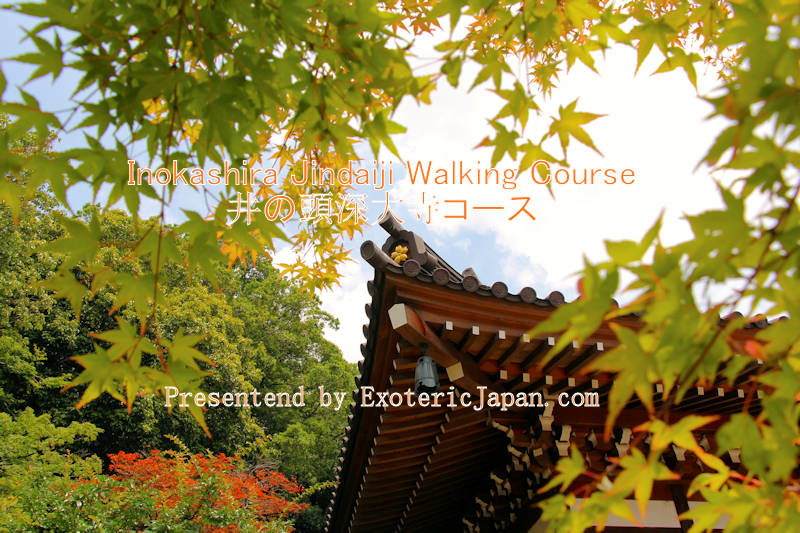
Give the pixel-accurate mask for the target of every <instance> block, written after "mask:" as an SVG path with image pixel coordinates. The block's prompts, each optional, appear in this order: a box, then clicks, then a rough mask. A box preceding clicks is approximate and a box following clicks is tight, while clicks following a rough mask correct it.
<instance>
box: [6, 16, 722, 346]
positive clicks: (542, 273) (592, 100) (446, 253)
mask: <svg viewBox="0 0 800 533" xmlns="http://www.w3.org/2000/svg"><path fill="white" fill-rule="evenodd" d="M30 20H31V19H27V18H26V17H21V16H19V15H15V14H9V13H8V12H4V16H3V17H2V18H0V30H2V31H0V49H2V50H3V53H2V55H3V56H4V57H11V56H15V55H17V54H19V53H22V52H24V51H26V50H28V49H29V45H27V44H25V43H23V44H20V40H21V39H22V38H23V36H24V33H23V31H22V30H21V29H20V28H19V27H20V26H21V25H22V26H25V25H29V24H30ZM425 46H426V43H425V41H424V39H423V40H420V43H419V44H418V45H417V46H416V48H415V50H416V53H417V54H418V61H419V62H420V64H424V63H427V62H429V59H430V57H429V56H430V53H429V52H428V51H426V48H425ZM597 59H598V66H597V68H598V70H599V71H600V72H601V73H602V75H597V74H594V73H592V72H590V71H589V70H588V69H585V68H581V67H576V68H574V69H573V70H572V71H571V72H570V73H568V74H563V75H562V76H561V81H560V86H559V88H558V89H556V90H555V91H554V92H553V94H552V97H551V98H550V99H548V100H547V101H546V102H545V107H544V112H545V114H546V115H553V114H555V113H556V109H557V107H558V106H559V105H566V104H569V103H570V102H572V101H573V100H575V99H576V98H577V99H579V103H578V108H579V109H580V110H585V111H591V112H595V113H601V114H604V115H605V116H604V117H603V118H600V119H598V120H596V121H595V122H593V123H592V124H590V125H589V126H588V127H587V130H588V131H589V133H590V134H591V135H592V137H593V138H594V139H595V142H596V144H597V146H598V148H599V150H600V151H601V152H602V153H603V155H602V156H601V155H598V154H596V153H595V152H593V151H591V150H590V149H588V148H585V147H582V146H572V145H571V146H570V168H572V169H576V170H577V171H579V172H581V171H582V169H584V168H589V169H591V168H603V169H605V168H615V169H618V172H619V171H621V169H624V168H630V169H633V170H634V172H635V175H636V181H635V183H634V184H632V185H620V184H615V185H611V186H606V185H594V186H581V185H563V186H559V185H556V186H554V191H555V196H556V197H555V199H552V198H551V197H550V195H549V193H547V192H546V190H545V188H544V187H542V186H540V185H536V184H534V183H532V182H531V181H530V180H523V181H521V182H520V183H519V185H518V187H517V188H516V189H515V190H513V191H506V190H503V189H502V188H501V187H498V186H496V185H489V186H486V185H481V186H427V187H422V186H420V185H419V184H416V185H411V184H410V182H409V181H408V180H407V179H406V178H405V176H404V173H403V172H402V168H403V165H402V162H401V161H398V160H397V158H396V157H395V156H392V155H391V154H389V153H388V152H386V151H384V152H382V153H381V154H380V156H381V159H383V160H386V161H388V160H392V161H395V163H396V166H395V169H396V170H397V172H395V178H396V183H395V185H394V187H392V189H391V192H390V196H391V199H392V204H393V209H395V210H396V212H397V214H398V215H399V217H400V218H402V219H403V220H404V225H405V226H406V228H407V229H410V230H413V231H415V232H417V233H418V234H420V235H421V236H422V237H423V238H424V239H425V241H426V242H428V244H429V245H431V246H432V247H434V248H435V249H436V250H437V252H438V253H439V254H440V255H441V256H442V257H444V258H445V259H446V260H447V261H448V262H450V264H452V265H453V266H454V267H455V268H457V269H459V270H461V269H464V268H466V267H472V268H474V269H475V271H476V272H477V274H478V276H479V278H480V279H481V281H482V282H484V283H487V284H491V283H493V282H494V281H497V280H503V281H505V282H506V283H507V284H508V285H509V288H510V290H512V291H518V290H519V289H521V288H522V287H523V286H526V285H529V286H532V287H533V288H534V289H536V291H537V293H539V294H540V295H546V294H548V293H549V292H550V291H552V290H561V291H562V292H564V293H565V295H566V296H567V299H571V298H574V296H575V294H576V291H575V278H574V277H571V276H570V274H572V273H573V272H575V271H576V270H578V269H579V268H581V265H582V262H583V256H584V255H586V256H588V257H589V258H590V259H591V260H593V261H600V260H603V259H604V258H605V249H604V245H603V241H604V239H609V238H611V239H623V238H626V239H637V238H639V237H641V235H642V234H643V233H644V232H645V231H646V229H647V228H648V227H649V226H650V225H651V224H652V223H653V221H654V220H655V219H656V217H657V216H658V214H659V213H660V212H661V210H662V209H663V210H665V212H666V216H665V225H664V232H663V236H664V238H665V240H666V241H667V242H678V241H679V240H683V239H686V238H688V237H689V236H690V234H689V232H688V224H686V222H685V221H684V220H683V216H684V214H686V213H696V212H699V211H701V210H704V209H707V208H710V207H715V206H718V205H720V202H719V199H718V195H717V193H716V190H715V186H714V182H713V179H712V176H711V175H710V173H709V170H708V169H706V168H702V167H701V168H700V169H699V170H695V167H696V165H697V162H698V161H699V160H700V159H701V157H702V156H703V154H704V153H705V151H706V150H707V149H708V146H710V143H711V141H712V140H713V139H714V138H715V136H716V135H717V134H718V133H719V131H721V129H722V128H723V126H724V124H723V123H721V122H720V121H710V122H709V121H705V120H704V118H705V116H706V115H707V114H708V113H709V112H710V109H711V108H710V106H708V105H707V104H705V103H704V102H703V101H702V100H700V99H699V98H698V97H697V91H695V89H694V87H692V86H691V85H690V84H689V82H688V81H686V79H685V76H684V75H683V74H680V73H666V74H658V75H650V73H651V72H653V71H654V70H655V69H656V68H657V67H658V65H659V63H660V58H658V57H656V54H653V55H652V56H651V58H650V59H649V60H648V61H646V62H645V64H644V65H643V67H642V68H641V69H640V71H639V74H638V75H635V74H634V71H635V52H634V51H633V50H630V49H626V48H618V49H612V50H610V51H609V52H608V53H607V54H606V56H605V58H601V57H599V56H598V58H597ZM520 67H522V65H520ZM3 71H4V73H5V75H6V77H7V79H8V82H9V88H8V89H7V90H6V94H5V95H4V97H5V98H6V99H15V96H14V89H13V86H15V85H21V84H22V83H23V82H24V81H25V79H27V76H28V75H29V73H30V71H31V69H29V68H27V67H25V66H24V65H19V64H16V63H14V62H9V61H4V62H3ZM474 75H475V72H474V71H470V70H469V69H468V68H465V72H464V73H462V84H463V85H467V86H468V85H470V84H471V77H472V76H474ZM76 79H77V78H76V77H75V76H74V74H70V73H65V74H63V75H62V77H61V78H59V79H58V80H57V82H56V84H55V85H54V84H53V83H51V79H50V77H46V78H41V79H39V80H36V81H34V82H32V83H30V84H28V85H27V86H26V87H25V90H27V91H29V92H31V93H33V94H34V95H36V96H37V97H38V98H39V99H40V101H41V102H42V105H43V107H44V108H46V109H48V110H61V109H65V108H67V107H68V106H69V101H68V97H69V94H70V92H71V91H70V89H69V88H70V87H72V86H74V84H75V81H76ZM715 85H716V81H715V77H714V74H713V72H709V71H703V70H702V67H701V69H700V72H699V87H700V89H699V90H700V92H701V93H706V92H708V91H710V90H712V88H713V87H714V86H715ZM497 109H498V107H497V99H496V98H495V97H494V95H492V94H491V93H490V92H488V91H487V90H485V89H483V88H477V89H475V90H473V91H472V92H468V91H467V90H466V89H453V88H451V87H450V86H449V85H445V84H443V85H442V86H441V87H440V89H438V90H437V91H435V92H434V93H433V95H432V105H431V106H420V105H418V104H417V103H415V102H413V101H404V102H403V103H402V104H401V105H400V107H399V109H398V111H397V113H396V115H395V117H394V120H395V121H397V122H400V123H401V124H404V125H405V126H407V128H408V131H407V132H406V133H405V134H402V135H398V136H396V137H395V138H394V140H395V143H396V145H397V147H398V149H399V151H400V154H401V156H402V157H403V161H410V162H412V164H413V163H414V162H416V161H424V162H427V161H429V160H430V161H432V162H433V165H434V166H449V165H450V162H451V161H453V160H456V161H463V162H464V163H465V164H468V165H472V166H476V165H478V162H480V166H481V167H486V166H488V162H489V160H490V157H491V153H490V151H488V150H485V149H481V150H474V149H473V147H474V146H475V145H476V144H478V143H479V142H480V140H481V139H482V138H483V137H484V136H486V135H487V134H488V133H489V132H490V128H489V126H488V124H487V120H486V119H487V118H489V117H490V116H491V115H492V114H494V113H495V112H496V111H497ZM544 125H545V121H544V118H538V119H532V121H531V123H530V124H529V125H528V127H527V129H526V132H525V133H526V134H527V135H530V136H531V138H534V139H538V137H539V136H541V134H542V133H543V131H542V129H541V128H542V127H543V126H544ZM59 142H60V144H61V146H62V147H71V146H79V145H82V143H83V139H82V136H78V135H75V134H69V133H67V134H64V135H62V136H61V137H60V141H59ZM550 148H551V151H553V152H555V153H558V152H559V148H558V145H557V144H556V143H555V142H554V143H553V144H552V145H551V146H550ZM369 159H370V160H371V159H372V158H371V157H370V158H369ZM142 163H144V162H142ZM497 167H498V168H508V167H514V161H511V160H510V159H508V158H506V159H504V160H503V161H501V162H500V163H499V164H498V165H497ZM120 172H127V169H120ZM358 192H359V193H362V192H366V193H368V198H367V206H368V210H367V218H368V220H369V221H370V222H373V221H374V220H375V219H377V217H378V216H379V215H380V213H381V212H382V211H383V205H382V203H381V202H382V201H383V200H384V193H383V191H381V192H374V191H369V190H359V191H358ZM423 192H424V193H425V195H426V199H427V201H428V203H430V202H431V201H432V199H433V197H434V196H435V197H436V199H437V200H438V201H439V202H440V203H439V206H440V207H441V208H442V211H440V212H439V213H438V214H437V213H434V218H433V219H432V220H431V223H430V224H425V223H424V221H421V220H417V216H416V214H417V212H418V211H419V210H420V209H421V210H422V211H423V212H425V207H422V208H420V206H419V205H418V204H419V202H420V201H421V199H422V193H423ZM512 196H516V197H529V198H530V203H529V205H528V209H529V210H530V211H531V212H532V213H533V215H534V216H535V217H536V220H535V221H531V220H529V219H527V218H523V217H518V218H517V219H515V220H513V221H509V220H507V218H508V216H509V214H510V213H513V211H508V209H511V208H512V207H513V208H515V209H514V211H515V210H516V208H517V206H519V205H520V204H519V203H518V202H514V201H511V199H510V198H511V197H512ZM70 199H71V201H72V203H73V205H74V206H79V205H80V204H82V203H84V202H85V201H88V200H89V199H90V197H89V193H88V188H86V187H84V188H78V189H76V190H75V191H73V193H72V194H71V196H70ZM461 199H463V200H465V201H467V202H469V205H470V206H474V205H502V206H504V207H505V210H504V211H502V213H501V212H500V211H496V210H489V211H473V210H470V214H469V217H468V220H444V219H443V218H441V216H442V215H443V214H445V213H444V212H443V211H444V209H445V205H444V203H443V202H444V201H445V200H450V201H453V200H461ZM401 201H402V203H401ZM197 202H198V200H197V197H195V196H192V195H191V194H186V195H184V196H183V197H182V198H181V199H180V200H179V202H177V203H176V205H175V206H173V210H172V213H171V218H172V220H178V219H179V218H180V216H181V214H180V211H179V207H180V206H181V205H199V204H198V203H197ZM374 202H377V203H374ZM448 205H450V206H451V208H452V206H453V205H454V204H448ZM151 208H152V207H151ZM145 209H147V206H145ZM142 214H147V213H142ZM473 215H474V216H473ZM385 238H386V234H385V233H384V232H383V230H381V229H380V228H379V227H377V226H376V225H373V226H369V227H367V228H366V229H365V232H364V235H363V237H360V236H359V237H357V239H356V240H355V241H354V242H353V243H351V244H352V248H353V258H354V259H355V260H356V261H355V262H353V263H351V264H349V265H347V266H346V267H345V269H344V270H343V272H344V275H343V277H342V280H341V283H342V286H341V287H340V288H337V289H336V290H334V291H332V292H327V293H324V294H323V295H322V297H323V302H324V307H325V308H326V309H328V310H329V311H330V312H332V313H333V314H334V315H335V316H337V317H338V318H339V320H340V321H341V328H340V330H339V331H337V332H329V338H330V339H331V340H333V341H334V342H336V343H337V344H338V345H339V347H340V348H341V349H342V351H343V353H344V354H345V356H346V357H347V358H348V359H350V360H356V359H358V358H359V357H360V354H359V351H358V346H359V344H360V342H362V339H361V324H362V323H363V322H364V316H363V304H364V303H366V302H367V301H368V295H367V292H366V281H367V280H368V279H371V278H372V272H371V269H370V267H369V266H368V265H366V264H365V263H364V262H363V261H362V260H361V259H360V257H359V256H358V246H359V245H360V244H361V242H362V241H363V240H365V239H371V240H374V241H376V242H378V243H382V242H383V240H384V239H385ZM286 255H287V252H282V256H283V257H285V256H286Z"/></svg>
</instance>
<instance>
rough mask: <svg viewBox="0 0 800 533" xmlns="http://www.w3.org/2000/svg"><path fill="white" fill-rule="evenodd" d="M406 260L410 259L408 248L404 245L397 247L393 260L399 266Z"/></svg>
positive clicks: (393, 253)
mask: <svg viewBox="0 0 800 533" xmlns="http://www.w3.org/2000/svg"><path fill="white" fill-rule="evenodd" d="M406 259H408V246H403V245H402V244H398V245H397V246H395V247H394V252H392V260H393V261H394V262H395V263H397V264H398V265H402V264H403V263H404V262H405V260H406Z"/></svg>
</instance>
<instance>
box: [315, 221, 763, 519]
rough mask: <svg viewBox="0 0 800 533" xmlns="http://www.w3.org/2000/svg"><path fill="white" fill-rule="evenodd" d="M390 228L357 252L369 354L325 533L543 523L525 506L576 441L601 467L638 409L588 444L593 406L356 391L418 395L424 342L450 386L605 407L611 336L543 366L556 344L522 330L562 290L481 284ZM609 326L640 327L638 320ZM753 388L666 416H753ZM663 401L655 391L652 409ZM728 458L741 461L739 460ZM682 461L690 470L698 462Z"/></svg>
mask: <svg viewBox="0 0 800 533" xmlns="http://www.w3.org/2000/svg"><path fill="white" fill-rule="evenodd" d="M387 226H388V227H387ZM384 227H385V228H386V229H387V231H388V232H389V233H390V238H389V239H388V240H387V242H386V243H385V244H384V246H383V247H382V248H378V247H377V246H375V245H374V244H372V243H369V242H368V243H365V245H364V246H362V255H363V256H364V257H365V259H367V260H368V261H369V262H370V263H371V264H372V265H373V266H374V267H375V278H374V280H373V281H372V282H370V283H369V286H368V289H369V291H370V294H371V296H372V301H371V303H370V304H369V305H367V308H366V309H365V311H366V314H367V317H368V318H369V322H368V324H366V325H365V326H364V334H365V337H366V343H365V344H362V347H361V350H362V354H363V356H364V360H363V362H361V363H359V367H360V369H361V375H360V376H359V377H358V378H357V379H356V391H354V394H353V403H352V404H351V406H350V408H351V414H350V416H349V418H348V420H349V422H348V426H347V428H346V435H345V438H344V446H343V447H342V455H341V457H340V459H339V462H340V465H339V467H338V475H337V478H336V480H337V482H338V485H337V487H336V489H335V492H334V494H333V497H332V499H331V505H330V507H329V509H328V511H329V520H328V531H332V532H367V531H368V532H383V531H386V532H390V531H431V530H440V531H457V530H469V531H472V530H477V529H479V526H478V525H477V523H478V522H482V523H484V530H485V529H486V527H487V526H486V525H485V524H487V523H488V524H489V528H490V529H491V528H492V527H495V528H497V529H504V528H506V527H510V525H511V524H514V523H515V521H519V520H522V519H525V520H534V521H535V514H534V515H531V513H530V512H529V507H530V505H531V502H532V501H534V500H536V498H539V496H537V495H536V487H537V486H538V485H540V484H543V483H544V480H545V478H546V476H547V475H549V472H550V468H551V466H552V465H553V464H554V463H555V461H557V459H558V457H559V456H563V455H564V454H565V453H566V450H567V449H568V448H569V446H570V445H576V446H578V447H579V448H581V449H582V450H585V451H586V453H587V454H588V453H589V452H590V451H591V453H592V455H591V456H592V457H600V459H598V460H599V461H600V463H599V466H598V468H600V469H602V464H604V463H603V462H602V461H603V460H604V459H603V458H606V457H608V456H613V455H614V454H617V453H621V452H623V451H624V450H625V449H626V446H629V445H631V442H630V429H631V428H633V427H635V426H636V425H638V424H640V423H641V422H644V421H646V420H647V413H646V411H645V410H644V409H643V407H642V406H641V405H639V404H638V402H637V401H635V400H632V401H631V402H629V404H628V406H626V409H625V410H623V413H622V414H621V415H620V417H619V419H618V420H617V425H618V427H617V428H616V430H615V434H614V438H613V439H612V442H607V443H606V442H598V443H597V444H592V442H594V441H596V440H597V439H598V438H599V437H601V435H602V428H603V424H604V421H605V414H606V411H605V409H603V408H602V407H601V408H592V410H591V413H592V414H589V413H590V412H589V411H586V409H590V408H573V407H568V408H562V407H555V408H554V409H553V410H552V411H546V410H543V409H536V408H512V409H510V410H508V411H501V410H499V409H497V408H493V409H485V410H482V411H475V410H473V409H472V408H450V407H438V408H435V407H408V406H400V407H388V408H383V407H381V408H377V407H361V406H360V405H359V402H360V400H361V398H360V393H359V387H360V386H362V385H363V386H367V385H368V386H371V387H373V388H374V390H375V391H389V392H398V393H402V392H404V391H406V390H408V389H409V388H413V379H414V368H415V365H416V359H417V357H419V356H420V355H421V354H422V348H421V346H422V345H423V344H424V345H426V346H427V353H428V354H429V355H431V356H432V357H433V358H434V359H435V360H436V362H437V364H438V365H439V371H440V382H441V389H440V390H442V391H447V390H449V388H450V387H451V386H452V387H454V388H455V389H456V390H459V391H475V390H477V387H486V390H496V391H503V392H505V391H510V392H533V391H541V390H543V389H547V390H548V392H551V393H556V392H567V393H568V394H572V393H574V392H578V391H586V390H593V391H596V392H598V393H599V397H600V405H601V406H604V405H607V403H608V402H607V400H608V394H609V391H610V388H611V384H612V382H613V376H611V375H604V374H601V373H588V372H586V370H585V367H586V365H587V363H588V362H589V361H591V360H592V359H593V358H594V357H596V356H597V355H598V354H601V353H602V352H603V351H607V350H609V349H612V348H613V347H614V346H615V345H616V338H615V336H614V334H613V331H612V330H611V329H610V327H608V325H607V324H604V325H603V326H602V327H601V328H599V329H598V331H597V332H596V333H595V334H594V335H593V336H592V337H591V339H589V340H587V341H585V342H584V343H582V344H580V345H578V344H575V343H573V344H572V345H571V346H568V347H567V348H566V349H565V350H563V351H562V352H560V353H559V354H557V355H556V356H555V357H553V358H552V359H550V361H548V362H547V363H544V362H543V357H544V355H545V354H546V353H547V352H548V350H549V348H550V347H551V346H553V345H554V344H555V342H556V339H555V338H554V337H552V336H547V335H543V336H539V337H536V338H533V337H530V336H529V335H528V333H527V332H529V331H530V330H531V329H532V328H533V327H534V326H536V325H537V324H538V323H540V322H541V321H542V320H545V319H546V318H547V317H548V316H549V315H550V313H551V312H552V311H553V309H554V308H556V307H557V306H559V305H561V304H562V303H563V301H564V299H563V296H562V295H560V293H551V294H550V295H548V296H547V297H546V298H544V299H540V298H538V297H537V296H536V294H535V291H533V289H528V288H525V289H523V290H522V291H521V292H520V293H519V294H509V293H508V291H507V289H506V288H505V284H502V283H501V282H497V283H495V284H493V285H492V286H491V287H489V286H486V285H482V284H481V283H480V282H479V281H478V280H477V277H476V276H475V275H474V272H471V271H468V272H465V273H463V274H458V272H457V271H455V269H453V268H452V267H450V265H447V264H446V263H445V262H444V261H443V260H442V259H441V258H440V257H439V256H438V255H437V254H435V252H433V251H432V250H430V248H428V247H427V245H425V244H424V242H423V241H422V240H421V239H420V238H419V237H418V236H416V235H414V234H411V233H410V232H407V231H405V230H403V229H402V227H400V226H399V224H396V222H394V221H389V223H387V224H385V225H384ZM398 241H401V242H405V243H410V244H411V246H410V247H411V249H412V252H414V253H410V254H409V257H410V259H409V260H408V261H406V263H405V264H404V265H403V266H400V265H397V264H396V263H394V262H393V261H391V259H389V258H388V253H389V251H390V250H391V249H392V248H393V246H394V243H396V242H398ZM615 321H616V322H617V323H619V324H623V325H625V326H628V327H631V328H638V327H641V322H640V320H639V319H638V317H636V316H626V317H620V318H618V319H616V320H615ZM764 326H765V324H758V325H756V326H754V327H753V328H752V329H751V330H743V331H739V332H737V333H736V334H735V338H738V339H740V340H742V341H744V340H745V339H747V338H750V337H752V334H753V330H754V329H756V328H760V327H764ZM751 388H752V387H751V385H749V384H744V383H740V384H738V385H735V386H730V385H729V384H726V383H719V384H718V386H717V385H715V387H714V388H713V389H709V390H703V389H701V388H696V389H695V390H693V391H691V392H690V394H688V395H687V397H686V398H685V399H684V401H683V402H681V403H680V404H678V405H676V406H674V407H673V409H672V416H673V417H676V418H678V417H680V416H683V415H685V414H686V413H691V412H703V413H718V414H722V415H727V414H729V413H733V412H737V411H741V410H742V408H743V405H745V404H746V405H747V406H748V407H749V409H750V410H751V411H752V412H756V411H758V410H759V409H760V403H759V399H758V394H757V391H754V390H751ZM661 397H662V391H659V390H658V389H656V390H655V391H654V401H655V402H656V405H659V404H660V402H661ZM714 429H715V427H711V426H710V427H708V428H704V430H703V431H702V432H700V433H698V439H699V438H700V437H701V436H702V437H703V438H704V442H705V443H706V444H707V445H709V446H713V444H714V443H713V430H714ZM593 439H594V440H593ZM675 454H676V460H677V461H689V462H691V461H692V459H691V456H689V458H688V459H687V458H686V456H685V454H684V453H683V452H682V451H681V450H676V451H675ZM588 456H589V455H587V457H588ZM729 459H730V460H731V461H732V462H734V463H735V462H736V459H737V457H736V456H735V455H731V457H730V458H729ZM687 465H688V466H687V468H688V469H689V470H691V469H692V468H696V467H697V465H694V464H689V463H687ZM701 468H702V467H701ZM687 471H688V470H687ZM512 487H513V490H512ZM659 491H661V492H665V491H666V489H664V488H661V489H659ZM666 492H669V491H666ZM531 516H533V517H532V518H531ZM432 528H433V529H432Z"/></svg>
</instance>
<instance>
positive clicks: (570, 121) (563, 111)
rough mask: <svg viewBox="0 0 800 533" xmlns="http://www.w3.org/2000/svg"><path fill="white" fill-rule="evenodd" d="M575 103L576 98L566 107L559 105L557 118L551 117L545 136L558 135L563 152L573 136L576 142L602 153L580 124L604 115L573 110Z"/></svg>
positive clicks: (576, 102)
mask: <svg viewBox="0 0 800 533" xmlns="http://www.w3.org/2000/svg"><path fill="white" fill-rule="evenodd" d="M577 105H578V99H577V98H576V99H575V100H573V101H572V102H571V103H570V104H569V105H567V106H566V107H563V106H559V108H558V118H556V117H551V118H552V119H553V122H552V123H551V124H550V129H549V130H548V132H547V135H546V137H552V136H553V135H558V140H559V141H560V142H561V149H562V150H563V151H564V153H565V154H566V152H567V145H569V138H570V137H574V138H575V139H576V140H577V141H578V142H580V143H582V144H585V145H586V146H588V147H589V148H591V149H592V150H594V151H595V152H597V153H598V154H600V155H603V154H602V153H601V152H600V150H598V149H597V147H596V146H595V145H594V142H593V141H592V138H591V137H590V136H589V134H588V133H586V130H584V129H583V128H582V126H583V125H584V124H588V123H589V122H591V121H593V120H595V119H598V118H600V117H602V116H605V115H597V114H595V113H585V112H582V111H575V107H576V106H577Z"/></svg>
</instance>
